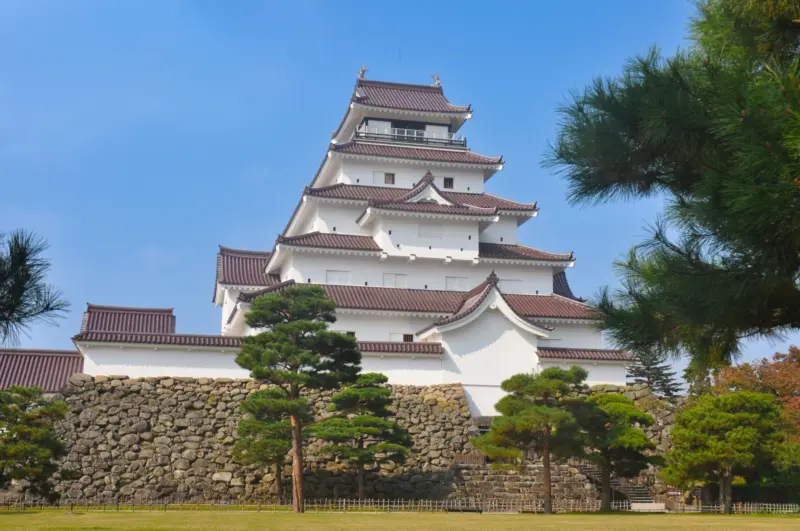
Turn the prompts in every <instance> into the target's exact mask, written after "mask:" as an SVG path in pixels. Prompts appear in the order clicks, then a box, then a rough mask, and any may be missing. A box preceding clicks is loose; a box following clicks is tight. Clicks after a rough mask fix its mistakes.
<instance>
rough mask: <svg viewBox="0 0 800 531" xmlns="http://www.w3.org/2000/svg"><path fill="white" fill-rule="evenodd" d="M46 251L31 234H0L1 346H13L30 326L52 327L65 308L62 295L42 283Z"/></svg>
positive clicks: (46, 266) (46, 270) (44, 281)
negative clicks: (45, 325) (47, 324)
mask: <svg viewBox="0 0 800 531" xmlns="http://www.w3.org/2000/svg"><path fill="white" fill-rule="evenodd" d="M46 250H47V244H46V243H45V242H44V240H42V239H40V238H37V237H36V236H34V235H33V234H31V233H27V232H24V231H14V232H12V233H11V234H8V235H4V234H2V233H0V345H2V344H4V343H15V342H16V341H17V339H18V337H19V334H20V332H22V331H24V330H26V329H27V328H28V327H29V326H30V325H31V324H33V323H35V322H42V321H43V322H46V323H51V322H52V321H53V319H54V318H57V317H62V316H63V315H64V313H65V312H66V310H67V308H68V305H67V303H66V302H65V301H64V300H63V299H62V298H61V292H60V291H58V290H57V289H55V288H54V287H52V286H50V285H49V284H47V282H46V280H45V277H46V275H47V272H48V271H49V270H50V263H49V262H48V261H47V260H46V259H45V258H44V257H43V256H42V254H43V253H44V252H45V251H46Z"/></svg>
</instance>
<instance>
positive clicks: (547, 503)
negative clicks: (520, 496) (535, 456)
mask: <svg viewBox="0 0 800 531" xmlns="http://www.w3.org/2000/svg"><path fill="white" fill-rule="evenodd" d="M542 466H543V467H544V512H545V514H551V513H552V512H553V492H552V479H551V478H550V441H548V440H547V437H546V436H545V439H544V446H543V447H542Z"/></svg>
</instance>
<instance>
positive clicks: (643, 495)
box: [578, 463, 653, 503]
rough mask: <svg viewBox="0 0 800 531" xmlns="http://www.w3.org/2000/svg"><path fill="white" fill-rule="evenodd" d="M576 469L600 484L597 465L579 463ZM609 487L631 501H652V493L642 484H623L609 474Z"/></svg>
mask: <svg viewBox="0 0 800 531" xmlns="http://www.w3.org/2000/svg"><path fill="white" fill-rule="evenodd" d="M578 470H580V471H581V474H583V475H584V476H586V477H587V478H589V480H590V481H591V482H592V483H594V484H595V485H597V486H598V487H599V486H600V485H601V484H602V476H601V475H600V470H599V469H598V468H597V465H594V464H591V463H586V464H580V465H578ZM611 488H612V489H614V490H616V491H617V492H621V493H622V494H624V495H625V496H626V497H627V498H628V501H630V502H631V503H653V495H652V494H651V493H650V489H649V488H648V487H645V486H644V485H623V484H622V483H621V482H620V480H619V478H618V477H616V476H611Z"/></svg>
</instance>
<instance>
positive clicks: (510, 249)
mask: <svg viewBox="0 0 800 531" xmlns="http://www.w3.org/2000/svg"><path fill="white" fill-rule="evenodd" d="M478 254H479V256H480V257H481V258H495V259H499V260H540V261H543V262H566V261H572V260H574V257H573V256H572V253H569V254H562V253H551V252H548V251H542V250H541V249H534V248H533V247H528V246H525V245H519V244H505V243H486V242H481V243H479V244H478Z"/></svg>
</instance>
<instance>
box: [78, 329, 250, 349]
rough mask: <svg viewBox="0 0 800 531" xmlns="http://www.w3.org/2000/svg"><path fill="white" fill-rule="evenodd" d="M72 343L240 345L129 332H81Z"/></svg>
mask: <svg viewBox="0 0 800 531" xmlns="http://www.w3.org/2000/svg"><path fill="white" fill-rule="evenodd" d="M72 339H73V341H78V342H89V343H92V342H94V343H132V344H144V345H176V346H193V347H221V348H234V347H238V346H239V345H240V344H241V340H240V338H238V337H231V336H207V335H198V334H146V333H145V334H141V333H139V334H137V333H131V332H125V331H120V332H93V331H89V332H81V333H80V334H78V335H76V336H74V337H73V338H72Z"/></svg>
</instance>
